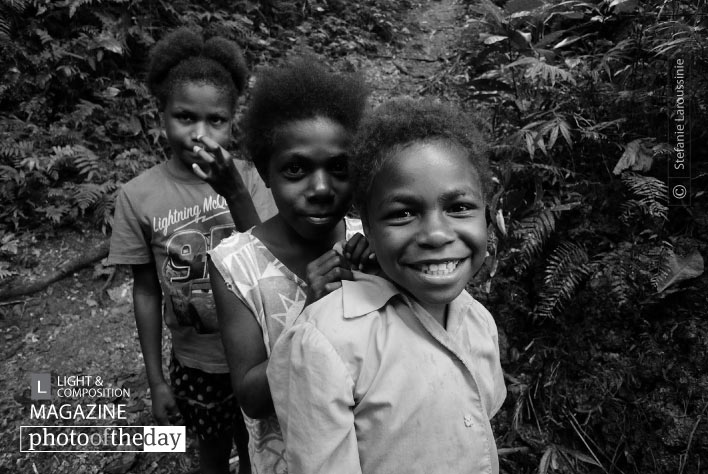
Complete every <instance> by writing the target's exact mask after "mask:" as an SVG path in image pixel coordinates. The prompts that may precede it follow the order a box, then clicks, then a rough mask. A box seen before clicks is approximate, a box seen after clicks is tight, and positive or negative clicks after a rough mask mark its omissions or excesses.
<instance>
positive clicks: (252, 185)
mask: <svg viewBox="0 0 708 474" xmlns="http://www.w3.org/2000/svg"><path fill="white" fill-rule="evenodd" d="M237 163H238V168H239V172H240V173H241V176H242V178H243V182H244V184H245V185H246V187H247V188H248V192H249V194H250V195H251V200H252V201H253V206H254V207H255V208H256V212H257V213H258V217H260V219H261V222H264V221H266V220H268V219H270V218H271V217H273V216H274V215H276V214H277V213H278V208H277V207H275V201H273V195H272V194H271V192H270V189H268V188H267V187H266V185H265V183H264V182H263V180H262V179H261V176H260V175H259V174H258V170H256V167H255V166H252V165H249V164H247V163H244V162H243V161H237Z"/></svg>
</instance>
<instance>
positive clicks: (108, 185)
mask: <svg viewBox="0 0 708 474" xmlns="http://www.w3.org/2000/svg"><path fill="white" fill-rule="evenodd" d="M117 189H118V185H117V184H116V183H115V182H114V181H107V182H105V183H102V184H96V183H82V184H79V185H78V186H77V188H76V191H75V193H74V196H73V198H72V200H73V202H74V204H76V206H78V208H79V209H81V211H82V212H83V211H85V210H86V209H88V208H89V207H92V206H96V207H97V208H98V206H104V207H105V206H106V205H109V206H110V205H111V204H112V202H113V194H114V192H115V191H116V190H117ZM107 196H108V197H107ZM106 199H108V202H107V203H106V202H103V201H105V200H106ZM102 209H103V208H102Z"/></svg>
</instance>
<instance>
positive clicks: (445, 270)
mask: <svg viewBox="0 0 708 474" xmlns="http://www.w3.org/2000/svg"><path fill="white" fill-rule="evenodd" d="M459 264H460V261H459V260H450V261H448V262H444V263H431V264H429V265H428V264H423V265H419V266H418V269H419V270H420V271H421V272H423V273H425V274H426V275H433V276H443V275H448V274H450V273H452V272H454V271H455V268H457V265H459Z"/></svg>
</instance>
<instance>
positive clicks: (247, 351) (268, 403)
mask: <svg viewBox="0 0 708 474" xmlns="http://www.w3.org/2000/svg"><path fill="white" fill-rule="evenodd" d="M209 276H210V278H211V289H212V292H213V293H214V302H215V303H216V315H217V317H218V319H219V329H220V330H221V337H222V339H223V342H224V350H225V351H226V360H227V362H228V364H229V369H230V372H231V384H232V386H233V388H234V391H235V392H236V398H237V399H238V403H239V405H240V406H241V408H242V409H243V411H244V413H246V415H248V416H250V417H251V418H265V417H266V416H268V415H270V414H271V413H273V401H272V399H271V397H270V388H269V386H268V379H267V378H266V366H267V365H268V354H267V352H266V348H265V344H264V343H263V333H262V329H261V327H260V325H259V324H258V322H257V321H256V319H255V318H254V317H253V314H252V313H251V310H249V309H248V308H247V307H246V305H244V304H243V302H242V301H241V300H239V299H238V297H237V296H236V295H235V294H233V293H232V292H231V290H229V288H228V287H227V286H226V282H225V281H224V278H223V277H222V276H221V273H219V270H218V269H217V268H216V266H215V265H214V263H213V262H212V261H211V259H209Z"/></svg>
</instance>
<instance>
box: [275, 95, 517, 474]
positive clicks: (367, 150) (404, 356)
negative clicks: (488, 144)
mask: <svg viewBox="0 0 708 474" xmlns="http://www.w3.org/2000/svg"><path fill="white" fill-rule="evenodd" d="M356 142H357V146H356V152H355V154H354V157H353V159H352V168H353V181H354V186H355V189H354V199H355V202H356V204H357V206H358V208H359V211H360V213H361V218H362V222H363V224H364V231H365V233H366V236H367V239H368V240H369V244H370V245H371V247H372V248H373V250H374V252H375V254H376V257H377V259H378V262H379V265H380V266H381V269H382V272H381V273H380V275H379V276H372V275H365V274H362V273H358V272H356V273H355V281H343V282H342V287H341V289H339V290H336V291H334V292H332V293H330V294H329V295H327V296H325V297H324V298H322V299H321V300H319V301H317V302H315V303H313V304H312V305H310V306H308V307H307V308H306V309H305V310H304V311H303V313H302V314H301V315H300V317H299V318H298V319H297V320H296V321H295V323H294V324H293V325H292V326H291V327H289V328H288V329H287V330H286V331H284V332H283V334H282V335H281V338H280V339H279V341H278V343H277V344H276V345H275V347H274V348H273V351H272V354H271V359H270V363H269V365H268V370H267V373H268V380H269V383H270V389H271V393H272V398H273V403H274V405H275V409H276V412H277V414H278V419H279V420H280V425H281V427H282V430H283V435H284V438H285V444H286V452H287V460H288V466H289V472H290V473H294V474H298V473H307V474H316V473H332V472H337V473H370V474H373V473H376V474H379V473H399V472H405V473H421V474H423V473H425V474H431V473H440V474H443V473H444V474H450V473H465V474H467V473H497V472H498V471H499V467H498V460H497V452H496V447H495V442H494V436H493V433H492V430H491V425H490V422H489V420H490V418H491V417H492V416H493V415H494V414H495V413H496V412H497V411H498V410H499V408H500V407H501V405H502V403H503V401H504V398H505V394H506V389H505V386H504V381H503V375H502V370H501V366H500V363H499V345H498V338H497V330H496V325H495V323H494V319H493V318H492V316H491V315H490V314H489V312H488V311H487V310H486V309H485V308H484V307H483V306H482V305H481V304H480V303H479V302H477V301H476V300H475V299H474V298H472V297H471V296H470V295H469V294H468V293H467V291H465V286H466V285H467V283H468V282H469V280H470V279H471V278H472V276H473V275H474V274H475V273H476V272H477V270H479V268H480V267H481V265H482V263H483V260H484V257H485V254H486V246H487V231H486V228H487V226H486V221H485V202H486V201H485V198H486V195H487V192H488V190H489V176H490V173H489V165H488V162H487V158H486V154H485V150H484V147H483V138H482V136H481V134H480V133H479V131H478V128H477V127H476V126H475V124H474V123H473V122H471V120H470V119H469V118H468V117H466V116H465V115H463V114H462V113H460V112H458V111H456V110H453V109H451V108H450V107H447V106H443V105H435V104H431V103H426V102H416V101H412V100H398V101H393V102H390V103H387V104H384V105H382V106H381V107H379V108H378V109H377V110H376V111H375V112H374V113H373V114H372V116H371V117H369V118H368V120H366V121H365V122H364V125H363V126H362V130H361V132H360V134H359V136H358V137H357V140H356Z"/></svg>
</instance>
